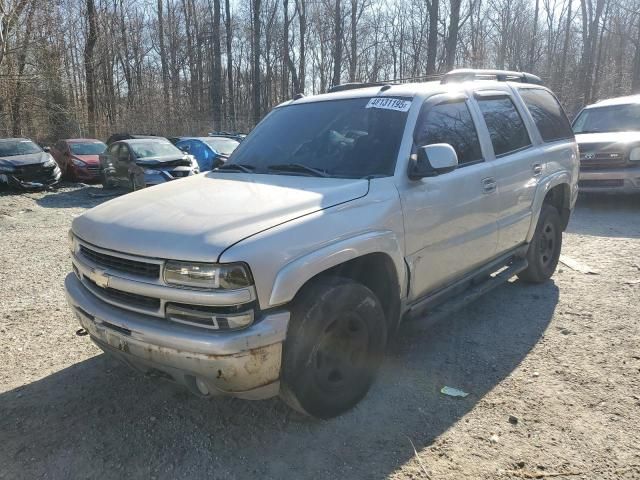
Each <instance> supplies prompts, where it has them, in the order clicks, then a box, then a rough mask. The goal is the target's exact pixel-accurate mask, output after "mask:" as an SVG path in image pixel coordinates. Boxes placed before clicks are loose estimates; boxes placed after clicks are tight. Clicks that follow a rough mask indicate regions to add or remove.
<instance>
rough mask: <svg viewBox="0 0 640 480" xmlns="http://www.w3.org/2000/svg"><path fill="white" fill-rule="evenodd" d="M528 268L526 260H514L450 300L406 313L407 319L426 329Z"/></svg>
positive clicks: (471, 284)
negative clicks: (417, 322)
mask: <svg viewBox="0 0 640 480" xmlns="http://www.w3.org/2000/svg"><path fill="white" fill-rule="evenodd" d="M528 266H529V265H528V263H527V260H526V259H524V258H516V259H514V260H513V262H512V263H511V264H510V265H508V266H505V267H503V268H502V269H501V270H498V271H497V273H495V274H493V275H491V276H489V277H488V278H487V279H486V280H484V281H482V282H480V283H473V282H471V283H470V285H469V287H467V288H466V289H465V290H464V291H463V292H460V293H459V294H457V295H454V296H452V297H451V298H450V299H447V300H444V301H443V302H442V303H439V304H437V305H434V306H433V308H429V307H427V308H412V309H411V310H410V311H409V312H408V315H407V317H408V319H411V320H420V327H421V328H428V327H429V326H431V325H434V324H436V323H438V322H439V321H440V320H442V319H443V318H445V317H448V316H449V315H451V314H452V313H454V312H457V311H458V310H460V309H461V308H463V307H466V306H467V305H469V304H470V303H472V302H474V301H476V300H477V299H478V298H480V297H481V296H483V295H485V294H486V293H487V292H490V291H491V290H493V289H494V288H496V287H499V286H500V285H502V284H503V283H505V282H506V281H508V280H509V279H510V278H511V277H513V276H514V275H516V274H518V273H520V272H521V271H523V270H525V269H526V268H527V267H528Z"/></svg>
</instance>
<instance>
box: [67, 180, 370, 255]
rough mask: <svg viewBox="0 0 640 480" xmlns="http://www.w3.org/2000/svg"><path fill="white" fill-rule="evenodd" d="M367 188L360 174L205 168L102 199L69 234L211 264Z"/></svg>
mask: <svg viewBox="0 0 640 480" xmlns="http://www.w3.org/2000/svg"><path fill="white" fill-rule="evenodd" d="M368 189H369V182H368V180H364V179H336V178H315V177H303V176H288V175H261V174H244V173H235V172H227V173H222V172H208V173H206V174H201V175H196V176H193V177H190V178H185V179H181V180H178V181H175V182H169V183H166V184H163V185H159V186H156V187H152V188H147V189H144V190H140V191H138V192H135V193H132V194H128V195H124V196H122V197H119V198H116V199H114V200H111V201H109V202H106V203H103V204H102V205H100V206H98V207H95V208H93V209H92V210H89V211H88V212H86V213H84V214H83V215H81V216H80V217H78V218H76V219H75V220H74V222H73V231H74V233H75V234H76V235H78V236H79V237H80V238H81V239H83V240H85V241H86V242H89V243H92V244H94V245H96V246H99V247H102V248H106V249H110V250H114V251H119V252H125V253H130V254H134V255H142V256H147V257H155V258H163V259H164V258H169V259H178V260H192V261H203V262H215V261H217V259H218V258H219V256H220V255H221V254H222V252H223V251H224V250H225V249H226V248H228V247H230V246H231V245H233V244H235V243H237V242H239V241H241V240H243V239H245V238H247V237H249V236H251V235H254V234H256V233H258V232H262V231H264V230H267V229H269V228H272V227H274V226H276V225H280V224H282V223H285V222H288V221H291V220H294V219H296V218H299V217H301V216H303V215H308V214H310V213H314V212H317V211H320V210H323V209H326V208H329V207H332V206H335V205H338V204H341V203H345V202H348V201H351V200H354V199H356V198H360V197H363V196H365V195H366V194H367V192H368Z"/></svg>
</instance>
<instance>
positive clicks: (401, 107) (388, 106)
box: [365, 97, 411, 112]
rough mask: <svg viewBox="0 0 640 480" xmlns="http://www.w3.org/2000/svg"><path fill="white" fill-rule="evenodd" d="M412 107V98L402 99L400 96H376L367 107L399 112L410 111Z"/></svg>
mask: <svg viewBox="0 0 640 480" xmlns="http://www.w3.org/2000/svg"><path fill="white" fill-rule="evenodd" d="M409 107H411V100H400V99H398V98H389V97H375V98H372V99H371V100H369V103H367V106H366V107H365V108H382V109H383V110H396V111H397V112H408V111H409Z"/></svg>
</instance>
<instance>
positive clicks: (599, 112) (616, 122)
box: [573, 104, 640, 133]
mask: <svg viewBox="0 0 640 480" xmlns="http://www.w3.org/2000/svg"><path fill="white" fill-rule="evenodd" d="M633 130H640V104H632V105H613V106H610V107H597V108H588V109H586V110H583V111H582V113H581V114H580V115H578V118H576V120H575V121H574V122H573V131H574V132H575V133H597V132H628V131H633Z"/></svg>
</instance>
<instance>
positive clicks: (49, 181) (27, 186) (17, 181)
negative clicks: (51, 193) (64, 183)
mask: <svg viewBox="0 0 640 480" xmlns="http://www.w3.org/2000/svg"><path fill="white" fill-rule="evenodd" d="M61 176H62V172H61V171H60V168H58V167H57V166H56V167H55V168H54V169H53V170H52V171H51V173H50V174H46V175H41V174H38V173H36V174H35V175H29V176H28V177H22V176H20V175H12V174H10V173H9V174H2V175H0V185H6V186H9V187H14V188H18V189H21V190H38V189H43V188H46V187H52V186H54V185H56V184H58V183H59V182H60V177H61Z"/></svg>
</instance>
